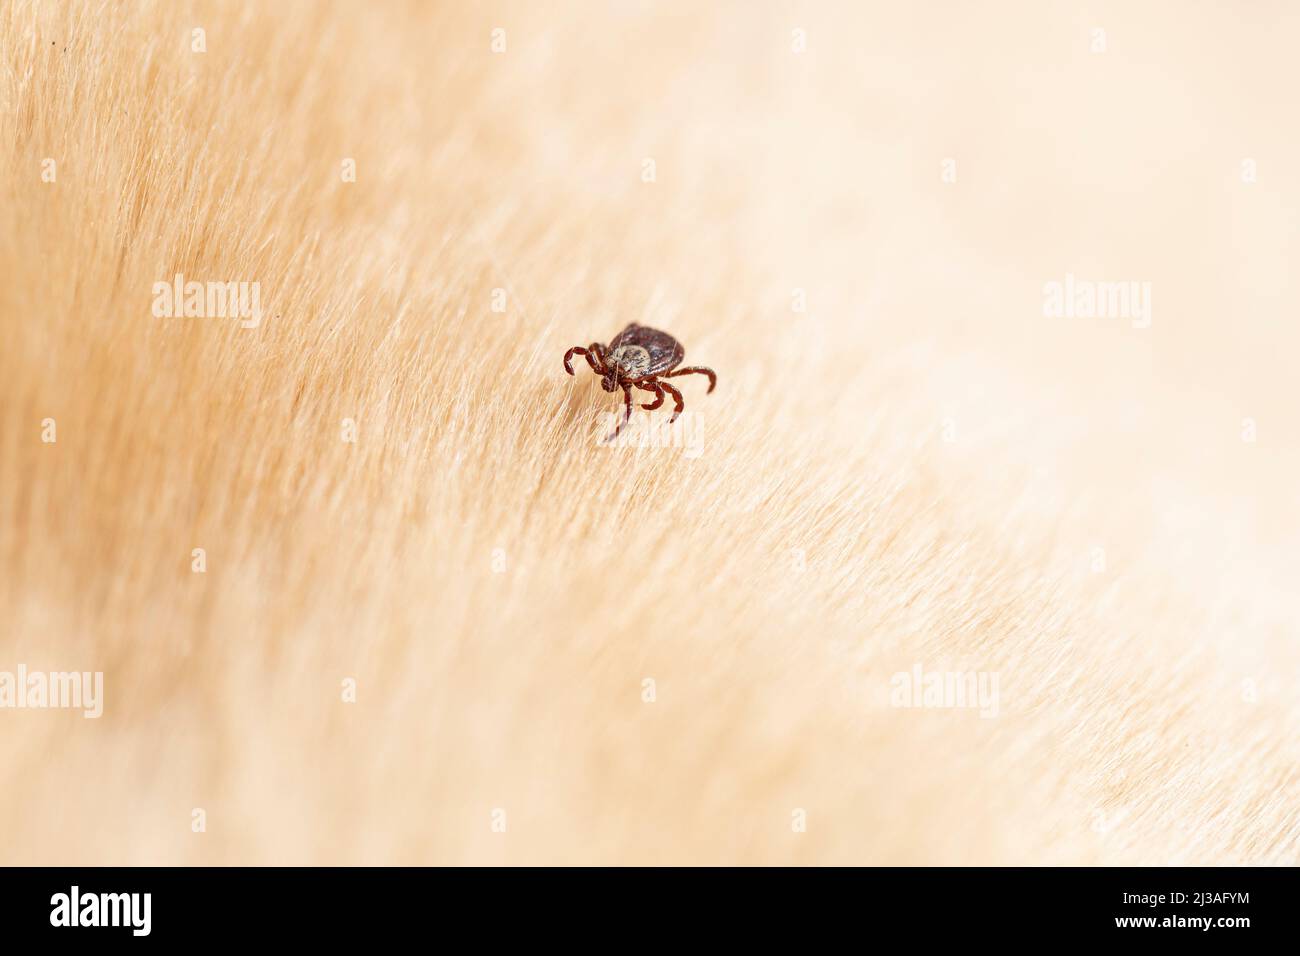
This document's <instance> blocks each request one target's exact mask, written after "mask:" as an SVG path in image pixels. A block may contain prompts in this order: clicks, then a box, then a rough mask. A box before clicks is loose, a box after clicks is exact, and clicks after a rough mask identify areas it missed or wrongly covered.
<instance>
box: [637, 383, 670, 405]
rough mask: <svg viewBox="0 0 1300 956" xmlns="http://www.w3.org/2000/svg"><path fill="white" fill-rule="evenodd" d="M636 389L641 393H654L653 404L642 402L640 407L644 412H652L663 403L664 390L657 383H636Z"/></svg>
mask: <svg viewBox="0 0 1300 956" xmlns="http://www.w3.org/2000/svg"><path fill="white" fill-rule="evenodd" d="M636 387H637V388H639V389H641V390H642V391H646V392H654V393H655V396H656V398H655V400H654V401H653V402H642V404H641V407H642V408H644V409H645V410H646V411H648V412H653V411H654V410H655V409H656V408H658V407H659V406H660V405H662V404H663V403H664V390H663V387H662V386H661V385H660V384H659V383H658V382H637V383H636Z"/></svg>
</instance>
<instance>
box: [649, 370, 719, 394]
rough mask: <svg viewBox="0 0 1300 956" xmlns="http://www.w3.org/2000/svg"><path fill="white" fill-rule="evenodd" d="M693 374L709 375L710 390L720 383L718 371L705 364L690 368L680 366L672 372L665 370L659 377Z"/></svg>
mask: <svg viewBox="0 0 1300 956" xmlns="http://www.w3.org/2000/svg"><path fill="white" fill-rule="evenodd" d="M691 374H696V375H707V376H708V377H709V392H711V391H713V389H714V388H715V387H716V386H717V384H718V373H717V372H715V371H713V369H711V368H705V367H704V366H703V365H692V366H690V367H689V368H679V369H677V370H675V371H672V372H665V373H664V374H663V375H660V376H659V377H660V378H672V377H673V376H674V375H691ZM705 394H706V395H707V394H708V392H705Z"/></svg>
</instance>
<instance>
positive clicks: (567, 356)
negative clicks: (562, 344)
mask: <svg viewBox="0 0 1300 956" xmlns="http://www.w3.org/2000/svg"><path fill="white" fill-rule="evenodd" d="M575 355H585V356H587V361H588V362H591V353H590V352H588V351H587V350H586V349H584V348H583V347H582V346H581V345H575V346H574V347H573V348H571V349H569V351H567V352H565V353H564V370H565V371H566V372H568V373H569V374H570V375H572V374H574V373H573V365H572V364H571V363H572V361H573V357H574V356H575ZM591 367H592V368H595V367H596V366H595V365H594V364H593V365H592V366H591Z"/></svg>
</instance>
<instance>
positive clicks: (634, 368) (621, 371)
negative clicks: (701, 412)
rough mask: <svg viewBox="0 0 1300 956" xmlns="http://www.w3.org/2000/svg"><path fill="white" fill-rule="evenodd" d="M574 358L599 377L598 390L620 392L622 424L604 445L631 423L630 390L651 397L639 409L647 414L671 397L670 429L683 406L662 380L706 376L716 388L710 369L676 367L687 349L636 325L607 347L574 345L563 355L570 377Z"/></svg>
mask: <svg viewBox="0 0 1300 956" xmlns="http://www.w3.org/2000/svg"><path fill="white" fill-rule="evenodd" d="M575 355H585V356H586V357H587V364H588V365H590V366H591V370H592V371H593V372H595V373H596V374H597V375H599V376H600V377H601V382H600V387H601V388H603V389H604V390H605V391H607V392H612V391H614V389H616V388H621V389H622V390H623V420H622V421H621V422H619V423H618V427H617V428H615V429H614V431H613V432H612V433H610V434H609V435H607V436H605V441H612V440H613V439H614V438H615V437H617V435H618V433H619V432H621V431H622V430H623V426H624V425H626V424H627V423H628V420H629V419H631V417H632V389H634V388H639V389H641V390H642V391H646V392H651V393H653V394H654V396H655V400H654V401H653V402H647V403H643V404H642V405H641V407H642V408H644V409H645V410H646V411H654V410H655V409H656V408H658V407H659V406H660V405H662V404H663V403H664V393H665V392H667V393H668V394H669V395H671V396H672V397H673V401H674V402H676V403H677V407H676V408H675V409H673V417H672V418H670V419H668V424H669V425H671V424H672V423H673V422H675V421H677V416H678V415H680V414H681V413H682V409H683V408H685V407H686V403H685V402H684V401H683V400H682V393H681V392H679V391H677V389H676V388H674V387H673V386H671V385H669V384H668V383H667V382H664V381H660V380H661V379H665V378H675V377H676V376H678V375H692V374H698V375H707V376H708V377H709V391H710V392H711V391H713V388H714V386H716V385H717V384H718V376H717V374H716V373H715V372H714V371H713V369H711V368H705V367H704V366H702V365H691V366H688V367H687V368H678V367H677V366H678V365H680V364H681V361H682V359H683V358H685V357H686V349H684V348H683V347H682V343H681V342H678V341H677V340H676V339H675V338H673V337H672V336H671V335H669V334H668V333H667V332H660V331H659V330H658V329H652V328H650V327H649V326H645V325H637V324H636V323H635V322H633V323H632V324H631V325H629V326H628V327H627V328H625V329H624V330H623V331H622V332H620V333H618V335H616V336H614V340H613V341H612V342H610V343H609V345H603V344H601V343H600V342H592V343H591V344H590V345H588V346H587V347H586V348H585V349H584V348H583V347H582V346H580V345H575V346H574V347H573V348H571V349H569V351H567V352H565V353H564V370H565V371H566V372H568V373H569V374H570V375H573V374H574V371H573V365H572V364H571V363H572V360H573V357H574V356H575Z"/></svg>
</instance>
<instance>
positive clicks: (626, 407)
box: [605, 385, 632, 442]
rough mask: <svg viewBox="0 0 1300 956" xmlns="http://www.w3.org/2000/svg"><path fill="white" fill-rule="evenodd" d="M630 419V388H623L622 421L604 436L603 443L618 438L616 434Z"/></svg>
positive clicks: (628, 386)
mask: <svg viewBox="0 0 1300 956" xmlns="http://www.w3.org/2000/svg"><path fill="white" fill-rule="evenodd" d="M631 418H632V386H631V385H624V386H623V420H622V421H621V422H619V423H618V427H617V428H615V429H614V430H613V431H612V432H610V433H609V434H608V435H606V436H605V441H607V442H610V441H613V440H614V439H615V438H617V437H618V433H619V432H621V431H622V430H623V426H624V425H626V424H627V423H628V421H629V420H630V419H631Z"/></svg>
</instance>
